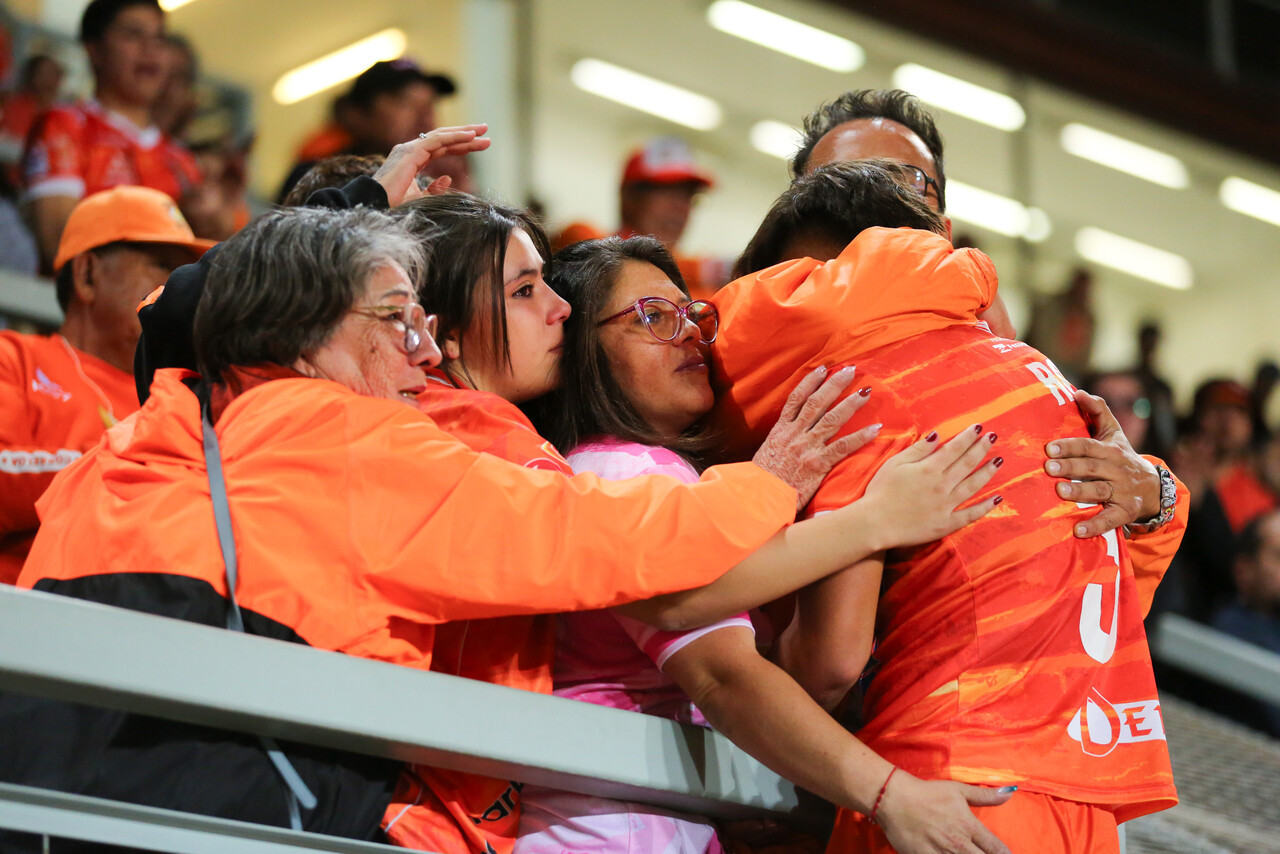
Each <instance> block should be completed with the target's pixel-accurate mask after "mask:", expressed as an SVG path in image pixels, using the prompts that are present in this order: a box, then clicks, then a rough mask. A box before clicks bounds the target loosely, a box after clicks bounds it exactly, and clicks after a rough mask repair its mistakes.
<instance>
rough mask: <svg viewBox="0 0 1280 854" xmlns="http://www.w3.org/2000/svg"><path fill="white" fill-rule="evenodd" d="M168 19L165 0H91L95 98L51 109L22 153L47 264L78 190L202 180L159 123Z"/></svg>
mask: <svg viewBox="0 0 1280 854" xmlns="http://www.w3.org/2000/svg"><path fill="white" fill-rule="evenodd" d="M164 23H165V17H164V11H163V10H162V9H161V7H160V3H159V0H93V2H92V3H90V4H89V5H88V7H86V8H85V11H84V15H83V17H82V18H81V19H80V41H81V43H82V44H83V45H84V48H85V51H86V52H87V53H88V55H89V64H90V66H91V68H92V70H93V80H94V97H93V98H92V99H90V100H88V101H85V102H84V103H81V104H77V105H74V106H66V107H56V108H54V109H52V110H50V111H49V112H47V113H45V114H44V115H43V116H42V117H41V118H40V119H38V120H37V121H36V124H35V126H34V127H33V128H32V133H31V136H30V137H29V138H28V140H27V150H26V152H25V154H24V156H23V164H22V171H23V181H24V183H25V185H26V196H25V201H26V204H27V206H28V217H29V220H30V222H31V224H32V229H33V231H34V232H35V237H36V243H37V245H38V246H39V249H40V258H41V267H42V268H43V269H44V270H46V271H48V272H51V271H52V264H53V258H54V255H55V253H56V252H57V248H58V240H59V238H60V237H61V235H62V229H63V227H64V226H65V225H66V222H67V217H69V216H70V215H71V209H72V208H74V207H75V206H76V203H77V202H78V201H80V199H82V198H84V197H86V196H91V195H93V194H94V193H97V192H99V191H101V190H106V189H109V188H111V187H117V186H120V185H123V184H135V185H141V186H144V187H151V188H153V189H156V190H159V191H161V192H162V193H165V194H166V195H168V196H169V197H171V198H172V199H174V200H175V201H181V200H182V199H183V198H184V197H186V196H189V194H191V193H192V191H194V190H195V189H196V188H197V187H199V185H200V183H201V181H202V178H201V175H200V170H199V168H198V167H197V166H196V162H195V160H194V159H193V158H192V156H191V152H189V151H187V149H186V148H185V147H184V146H183V145H182V144H181V143H179V142H176V141H175V140H173V139H171V138H170V137H169V136H168V135H166V134H165V133H163V132H162V131H161V130H160V129H159V128H157V127H155V126H154V125H153V124H152V122H151V111H152V107H153V106H154V105H155V103H156V100H157V99H158V98H159V97H160V94H161V91H162V89H163V88H164V85H165V80H166V76H167V73H168V64H169V60H168V53H167V47H166V44H165V40H164ZM220 236H221V235H220Z"/></svg>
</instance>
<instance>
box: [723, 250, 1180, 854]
mask: <svg viewBox="0 0 1280 854" xmlns="http://www.w3.org/2000/svg"><path fill="white" fill-rule="evenodd" d="M996 286H997V282H996V275H995V269H994V267H993V266H992V264H991V262H990V260H989V259H988V258H987V257H986V256H985V255H983V254H982V253H980V252H978V251H976V250H971V249H960V250H956V249H954V248H953V247H952V246H951V244H950V243H949V242H948V241H947V240H945V239H944V238H942V237H940V236H938V235H935V234H932V233H929V232H925V231H918V230H912V229H883V228H873V229H868V230H867V231H864V232H863V233H862V234H860V235H859V236H858V237H857V238H856V239H855V240H854V241H853V242H852V243H851V244H849V246H848V247H847V248H846V249H845V250H844V251H843V252H842V253H841V254H840V255H839V256H838V257H837V258H835V259H834V260H832V261H830V262H828V263H825V264H823V263H819V262H817V261H814V260H813V259H809V258H805V259H800V260H796V261H791V262H787V263H784V264H779V265H776V266H774V267H771V268H768V269H766V270H763V271H761V272H759V273H756V274H754V275H752V276H748V277H746V278H744V279H740V280H738V281H737V282H734V283H732V284H731V285H729V286H728V287H727V288H726V289H724V290H723V291H722V292H721V293H720V294H719V295H717V298H716V303H717V305H718V306H719V308H720V316H721V328H720V336H719V338H718V339H717V341H716V345H715V347H714V348H713V353H714V357H715V361H716V371H717V375H718V376H719V377H720V378H721V381H722V382H723V383H724V384H725V386H726V388H725V389H724V391H723V394H722V395H721V397H720V400H719V408H718V410H717V413H718V423H719V424H720V425H721V426H722V427H723V428H724V429H725V430H726V431H727V432H728V433H729V434H730V439H731V441H732V442H733V443H734V445H735V446H736V447H737V449H738V452H739V453H744V452H746V450H747V449H749V448H751V447H752V446H754V445H755V444H757V443H758V442H759V440H760V439H761V438H762V437H763V435H764V434H765V432H766V431H767V429H768V426H769V425H770V424H772V423H773V421H774V420H775V419H776V418H777V416H778V413H779V412H780V410H781V408H782V404H783V401H784V400H785V393H784V392H785V390H786V389H788V388H791V387H793V386H794V384H795V382H796V381H797V379H798V378H799V377H801V376H802V375H804V373H805V372H807V371H810V370H812V369H813V368H815V367H817V366H818V365H826V366H828V367H829V368H830V369H831V370H835V369H837V368H839V367H841V366H843V365H848V364H856V365H857V369H858V376H859V377H860V379H859V381H858V383H857V385H859V386H860V385H864V384H865V385H869V386H871V388H872V394H871V396H870V399H869V401H868V403H867V405H866V407H865V408H864V410H863V411H862V412H860V413H859V416H858V418H857V419H854V420H855V422H856V423H853V424H850V425H848V427H847V428H846V430H853V429H857V428H859V427H861V426H863V425H865V424H869V423H874V422H882V423H883V424H884V428H883V430H882V432H881V434H880V437H879V438H877V439H876V440H875V441H874V443H873V444H871V445H870V446H868V447H867V448H864V449H863V450H862V451H860V452H858V453H857V454H854V455H853V456H852V457H849V458H848V459H846V460H844V461H842V462H841V463H840V464H839V465H837V467H836V468H835V469H834V470H833V471H832V473H831V474H830V475H829V476H828V478H827V480H826V481H825V482H824V484H823V486H822V487H821V488H820V489H819V491H818V493H817V495H816V496H815V497H814V500H813V502H812V503H811V504H810V507H809V511H810V512H821V511H823V510H830V509H833V508H836V507H840V506H843V505H845V504H847V503H849V502H851V501H853V500H855V499H857V498H858V497H860V496H861V495H862V493H863V491H864V490H865V488H866V485H867V483H868V482H869V481H870V479H871V477H872V476H873V475H874V474H875V472H876V471H877V470H878V468H879V466H880V464H881V463H882V462H883V461H884V460H885V459H886V458H887V457H888V456H889V455H891V454H893V453H895V452H897V451H899V450H901V449H902V448H904V447H906V446H907V445H908V444H910V443H912V442H914V441H916V440H917V439H918V438H920V437H921V436H923V435H924V433H926V432H928V431H929V430H931V429H937V430H938V431H939V432H940V433H942V434H943V435H944V436H949V435H952V434H954V433H956V432H957V431H959V430H961V429H964V428H965V427H967V426H968V425H970V424H973V423H981V424H982V425H983V429H984V430H988V431H994V432H995V433H997V434H998V435H999V444H998V445H997V446H996V449H995V452H996V453H998V454H1000V455H1001V456H1003V457H1004V459H1005V463H1004V466H1003V467H1002V468H1001V469H1000V470H999V473H998V474H997V476H996V478H995V480H993V481H992V483H991V484H990V485H989V486H988V488H987V489H986V490H984V495H990V494H992V493H996V492H998V493H1000V494H1002V495H1003V496H1004V499H1005V501H1004V503H1003V504H1002V505H1000V506H999V507H998V508H997V509H996V510H995V511H994V512H992V513H991V514H990V515H988V516H986V517H985V518H983V519H982V520H980V521H978V522H976V523H974V524H973V525H970V526H967V527H966V528H963V529H961V530H960V531H958V532H956V533H954V534H952V535H950V536H948V537H945V538H943V539H942V540H939V541H937V542H935V543H931V544H928V545H925V546H921V547H918V548H913V549H900V550H894V551H891V552H890V553H889V554H888V555H887V556H886V562H885V572H884V588H883V592H882V594H881V597H880V601H879V606H878V612H877V616H876V628H877V637H878V640H879V645H878V646H877V648H876V658H877V659H878V660H880V662H881V669H880V670H879V672H878V673H877V675H876V676H875V678H874V679H873V681H872V683H871V688H870V691H869V692H868V695H867V700H866V713H867V721H868V722H867V725H866V727H865V728H864V729H863V730H862V731H861V733H860V737H862V738H863V740H864V741H865V742H866V743H867V744H868V745H869V746H870V747H872V748H873V749H875V750H876V751H877V752H879V753H880V754H881V755H883V756H884V757H885V758H886V759H888V760H890V761H891V762H894V763H895V764H898V765H901V766H903V767H904V768H906V769H907V770H909V771H911V772H912V773H913V774H917V775H919V776H922V777H926V778H949V779H955V780H960V781H963V782H970V783H982V784H994V785H1005V784H1009V783H1017V784H1019V785H1020V786H1022V787H1023V789H1025V790H1027V791H1032V792H1038V793H1042V794H1047V795H1051V796H1054V797H1059V798H1062V799H1065V800H1073V801H1079V802H1084V803H1093V804H1098V805H1101V806H1105V807H1107V808H1109V809H1111V810H1113V811H1114V812H1115V813H1116V816H1117V818H1118V819H1119V820H1126V819H1128V818H1132V817H1135V816H1137V815H1141V814H1143V813H1147V812H1151V811H1154V810H1158V809H1164V808H1166V807H1168V806H1171V805H1172V804H1173V803H1175V802H1176V794H1175V792H1174V787H1173V778H1172V774H1171V772H1170V769H1169V759H1168V751H1167V747H1166V744H1165V740H1164V731H1163V726H1162V723H1161V718H1160V703H1159V699H1158V697H1157V695H1156V688H1155V683H1154V679H1153V677H1152V673H1151V662H1150V655H1149V653H1148V650H1147V644H1146V638H1145V635H1144V633H1143V627H1142V617H1143V615H1144V614H1145V613H1146V611H1147V609H1148V608H1149V607H1150V602H1151V594H1152V593H1153V592H1154V589H1155V586H1156V584H1157V583H1158V581H1159V579H1160V576H1161V575H1162V573H1163V572H1164V569H1165V568H1166V567H1167V566H1168V563H1169V560H1171V559H1172V556H1173V553H1174V551H1176V548H1177V544H1178V542H1179V540H1180V539H1181V535H1182V530H1183V528H1184V527H1185V519H1186V516H1185V512H1186V511H1185V504H1186V502H1185V497H1186V496H1185V490H1183V493H1182V498H1183V499H1184V500H1183V501H1182V502H1181V505H1182V510H1181V513H1180V516H1179V518H1178V519H1177V520H1175V522H1173V523H1170V524H1169V525H1167V526H1165V529H1163V530H1162V531H1160V532H1158V533H1153V534H1151V535H1148V536H1146V537H1143V538H1141V540H1140V541H1144V548H1145V549H1146V552H1145V553H1144V555H1143V558H1144V560H1143V562H1141V563H1139V564H1135V563H1134V562H1133V560H1132V556H1131V554H1130V551H1129V548H1128V545H1127V543H1125V542H1124V541H1123V540H1122V539H1121V538H1120V537H1119V536H1118V535H1117V534H1116V532H1112V533H1111V534H1109V535H1107V536H1105V537H1095V538H1091V539H1087V540H1080V539H1076V538H1075V537H1073V536H1072V533H1071V532H1072V527H1073V525H1074V524H1075V523H1076V522H1078V521H1080V520H1081V519H1083V518H1086V517H1087V516H1088V515H1091V514H1092V513H1093V512H1094V511H1093V510H1092V509H1089V507H1085V506H1082V507H1077V506H1076V505H1074V504H1071V503H1069V502H1064V501H1061V500H1060V499H1058V497H1057V495H1056V493H1055V492H1054V487H1053V479H1052V478H1050V477H1049V476H1048V475H1046V474H1045V473H1044V471H1043V468H1042V466H1043V463H1044V445H1045V444H1046V443H1047V442H1048V441H1049V440H1051V439H1054V438H1065V437H1070V436H1087V435H1088V430H1087V425H1086V424H1085V422H1084V420H1083V418H1082V416H1081V414H1080V412H1079V410H1078V408H1077V407H1076V404H1075V402H1074V400H1073V398H1072V394H1073V392H1074V389H1072V388H1071V387H1070V385H1069V384H1068V383H1067V382H1066V380H1064V379H1063V378H1062V377H1061V375H1060V374H1059V373H1058V371H1057V370H1056V369H1055V368H1054V367H1053V365H1052V363H1050V362H1049V361H1048V360H1047V359H1046V358H1045V357H1044V356H1043V355H1041V354H1039V353H1037V352H1036V351H1035V350H1033V349H1031V348H1030V347H1027V346H1026V345H1025V344H1022V343H1021V342H1018V341H1010V340H1007V339H1002V338H996V337H994V336H992V335H991V333H990V331H989V330H988V329H987V328H986V326H985V324H982V323H980V322H979V321H978V320H977V315H978V313H979V312H980V311H981V310H983V309H984V308H985V307H987V306H988V305H990V304H991V301H992V300H993V299H994V297H995V294H996ZM833 845H835V843H834V842H833Z"/></svg>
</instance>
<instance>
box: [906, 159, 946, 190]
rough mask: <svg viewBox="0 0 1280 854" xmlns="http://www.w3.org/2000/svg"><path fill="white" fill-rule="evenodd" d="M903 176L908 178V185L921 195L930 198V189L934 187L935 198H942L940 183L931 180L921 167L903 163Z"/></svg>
mask: <svg viewBox="0 0 1280 854" xmlns="http://www.w3.org/2000/svg"><path fill="white" fill-rule="evenodd" d="M902 174H903V175H905V176H906V179H907V183H908V184H910V185H911V186H912V187H914V188H915V190H916V192H917V193H919V194H920V195H922V196H928V195H929V188H930V187H933V194H934V196H937V197H941V196H942V191H941V190H939V189H938V182H937V181H935V180H933V179H932V178H930V177H929V176H928V174H926V173H925V171H924V170H923V169H921V168H920V167H919V166H912V165H911V164H910V163H903V164H902Z"/></svg>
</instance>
